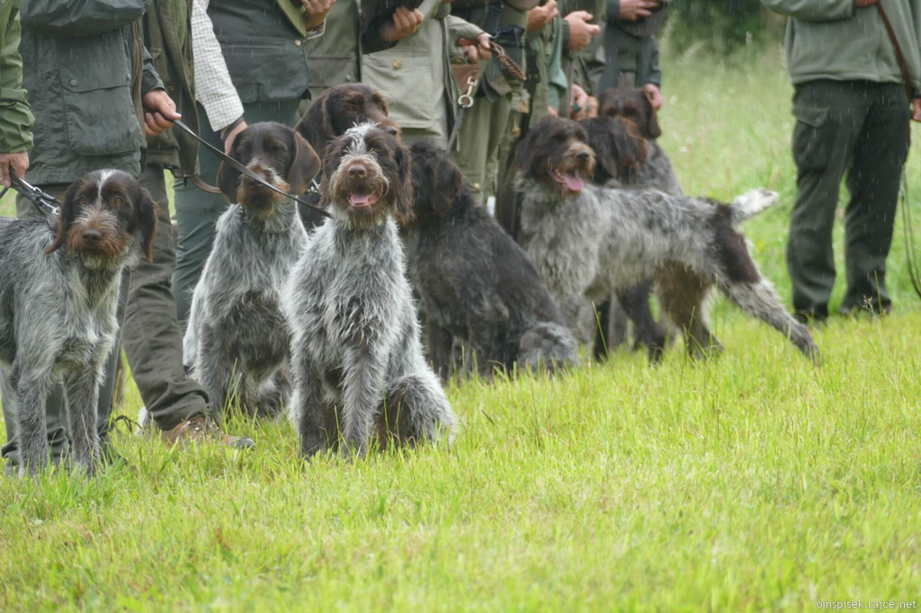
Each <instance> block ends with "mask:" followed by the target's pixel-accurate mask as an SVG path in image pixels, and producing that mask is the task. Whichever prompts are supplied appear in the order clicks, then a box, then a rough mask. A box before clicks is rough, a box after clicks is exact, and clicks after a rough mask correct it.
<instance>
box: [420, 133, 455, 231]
mask: <svg viewBox="0 0 921 613" xmlns="http://www.w3.org/2000/svg"><path fill="white" fill-rule="evenodd" d="M409 150H410V152H412V158H413V164H412V183H413V220H412V221H413V223H415V224H419V223H422V222H424V221H425V220H427V219H429V218H431V217H433V216H435V215H437V216H444V215H445V214H447V212H448V210H449V209H450V208H451V205H452V204H454V199H455V198H457V196H458V194H460V192H461V188H462V187H463V185H464V174H463V173H462V172H461V169H460V168H459V167H458V165H457V164H455V163H454V161H453V160H452V159H451V157H450V156H449V155H448V154H446V153H445V152H444V151H442V150H441V149H439V148H438V147H436V146H435V145H433V144H432V143H430V142H426V141H415V142H413V143H410V145H409Z"/></svg>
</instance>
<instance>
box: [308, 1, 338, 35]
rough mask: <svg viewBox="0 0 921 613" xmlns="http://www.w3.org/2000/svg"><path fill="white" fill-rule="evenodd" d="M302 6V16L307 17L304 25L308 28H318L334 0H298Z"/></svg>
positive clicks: (334, 2)
mask: <svg viewBox="0 0 921 613" xmlns="http://www.w3.org/2000/svg"><path fill="white" fill-rule="evenodd" d="M300 1H301V5H302V6H303V7H304V16H305V17H307V20H306V23H305V25H306V26H307V29H308V30H314V29H316V28H319V27H320V26H321V25H322V24H323V21H324V20H325V19H326V15H328V14H329V11H330V9H332V8H333V5H334V4H336V0H300Z"/></svg>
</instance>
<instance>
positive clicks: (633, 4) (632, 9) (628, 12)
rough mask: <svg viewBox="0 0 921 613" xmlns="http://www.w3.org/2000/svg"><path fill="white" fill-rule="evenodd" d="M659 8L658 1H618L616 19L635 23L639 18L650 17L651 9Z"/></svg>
mask: <svg viewBox="0 0 921 613" xmlns="http://www.w3.org/2000/svg"><path fill="white" fill-rule="evenodd" d="M657 6H659V0H620V15H619V16H618V19H623V20H624V21H636V20H637V19H639V18H640V17H649V16H650V15H652V9H654V8H656V7H657Z"/></svg>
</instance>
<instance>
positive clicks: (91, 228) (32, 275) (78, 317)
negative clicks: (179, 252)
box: [0, 170, 157, 474]
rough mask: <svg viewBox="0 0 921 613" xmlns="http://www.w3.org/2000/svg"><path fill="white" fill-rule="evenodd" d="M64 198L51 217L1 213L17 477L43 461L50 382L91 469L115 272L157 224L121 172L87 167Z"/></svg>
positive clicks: (141, 192)
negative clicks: (63, 399)
mask: <svg viewBox="0 0 921 613" xmlns="http://www.w3.org/2000/svg"><path fill="white" fill-rule="evenodd" d="M61 200H62V204H61V207H60V211H59V212H58V214H57V215H56V216H51V217H49V218H48V220H45V219H27V220H26V219H24V220H13V219H8V218H5V217H0V371H2V376H3V377H4V378H5V383H6V384H7V389H10V390H14V391H15V393H16V395H17V397H18V401H19V402H18V413H17V415H16V417H15V419H16V432H18V434H19V437H20V443H19V445H20V452H21V457H22V467H21V469H20V470H21V472H22V473H23V474H26V473H30V474H35V473H37V472H40V471H41V470H42V469H43V468H44V467H45V466H46V465H47V463H48V459H49V448H48V440H47V434H46V424H45V403H46V400H47V397H48V393H49V391H50V389H51V386H52V383H53V382H54V381H55V380H63V384H64V389H65V392H66V394H67V421H68V430H69V436H70V461H71V463H72V465H73V466H74V467H78V468H80V469H83V470H85V471H87V472H88V473H90V474H92V473H93V472H94V469H95V463H96V461H97V460H98V459H99V454H100V440H99V435H98V433H97V431H96V407H97V402H98V400H99V387H100V386H101V385H102V384H103V382H104V379H105V362H106V358H107V357H108V355H109V352H110V351H111V350H112V348H113V347H114V345H115V338H116V334H117V332H118V319H117V315H116V310H117V307H118V295H119V291H120V289H121V283H122V273H123V272H124V271H125V269H126V268H130V267H132V266H134V264H135V263H136V262H137V260H138V258H139V257H140V256H141V255H143V256H145V257H147V258H148V259H151V258H152V249H153V237H154V235H155V234H156V231H157V204H156V203H155V202H154V201H153V199H152V198H151V196H150V194H149V193H148V192H147V191H146V190H145V189H143V188H142V187H141V185H140V184H139V183H138V181H137V180H136V179H135V178H134V177H132V176H131V175H129V174H127V173H124V172H121V171H117V170H97V171H95V172H91V173H90V174H88V175H86V176H85V177H83V178H82V179H80V180H78V181H76V182H75V183H73V184H72V185H71V186H70V187H69V188H68V189H67V191H66V193H65V194H64V196H63V197H62V199H61Z"/></svg>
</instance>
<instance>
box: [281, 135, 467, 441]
mask: <svg viewBox="0 0 921 613" xmlns="http://www.w3.org/2000/svg"><path fill="white" fill-rule="evenodd" d="M410 167H411V155H410V152H409V150H408V149H407V148H406V147H404V146H403V145H402V144H400V142H399V141H398V140H397V139H396V138H395V137H394V136H392V135H390V134H388V133H386V132H384V131H383V130H380V129H379V128H377V127H376V125H375V124H373V123H364V124H360V125H358V126H356V127H354V128H351V129H350V130H348V131H347V132H346V133H345V134H344V135H343V136H341V137H339V138H338V139H336V140H335V141H334V142H333V143H331V144H330V145H329V146H328V147H327V149H326V153H325V156H324V160H323V181H322V185H321V194H322V195H321V198H322V199H321V203H322V204H323V205H324V206H325V207H326V208H327V210H329V211H330V212H331V213H332V215H333V218H332V219H327V220H326V221H325V222H324V223H323V225H322V226H320V227H319V228H318V229H317V230H316V232H315V233H313V234H311V238H310V242H309V244H308V247H307V250H306V251H305V253H304V255H303V256H302V257H301V259H300V261H298V263H297V265H296V266H295V267H294V269H293V270H292V271H291V275H290V277H289V279H288V284H287V287H286V289H285V294H284V302H283V304H284V313H285V317H286V318H287V320H288V324H289V326H290V329H291V333H292V343H291V373H292V377H293V380H294V396H293V398H292V401H291V419H292V421H293V422H294V426H295V428H296V429H297V432H298V435H299V437H300V450H301V454H302V455H303V456H305V457H308V458H309V457H312V456H313V455H315V454H317V453H320V452H323V451H325V450H327V449H330V448H332V449H336V448H340V447H341V446H342V445H344V447H345V449H343V452H344V453H355V454H364V453H366V452H367V450H368V447H369V444H370V443H371V441H372V438H376V439H377V441H378V442H379V443H380V444H381V445H382V446H383V445H387V444H388V443H391V442H393V443H396V444H404V443H408V444H415V443H417V442H421V441H423V440H429V441H434V440H439V439H442V438H447V439H450V437H451V435H452V433H453V430H454V428H455V424H456V422H457V419H456V417H455V415H454V412H453V411H452V409H451V405H450V404H449V403H448V400H447V398H446V397H445V394H444V390H442V388H441V384H440V383H439V381H438V378H437V377H436V376H435V373H434V372H433V371H432V369H431V367H430V366H429V365H428V363H427V362H426V360H425V357H424V356H423V354H422V344H421V342H420V330H419V322H418V319H417V314H416V307H415V304H414V302H413V298H412V291H411V289H410V286H409V282H408V281H407V278H406V271H405V263H404V257H403V248H402V245H401V243H400V238H399V235H398V231H397V218H399V219H401V220H402V221H404V222H405V221H406V220H407V218H408V216H409V214H410V211H411V209H412V184H411V179H410V172H411V170H410Z"/></svg>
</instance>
